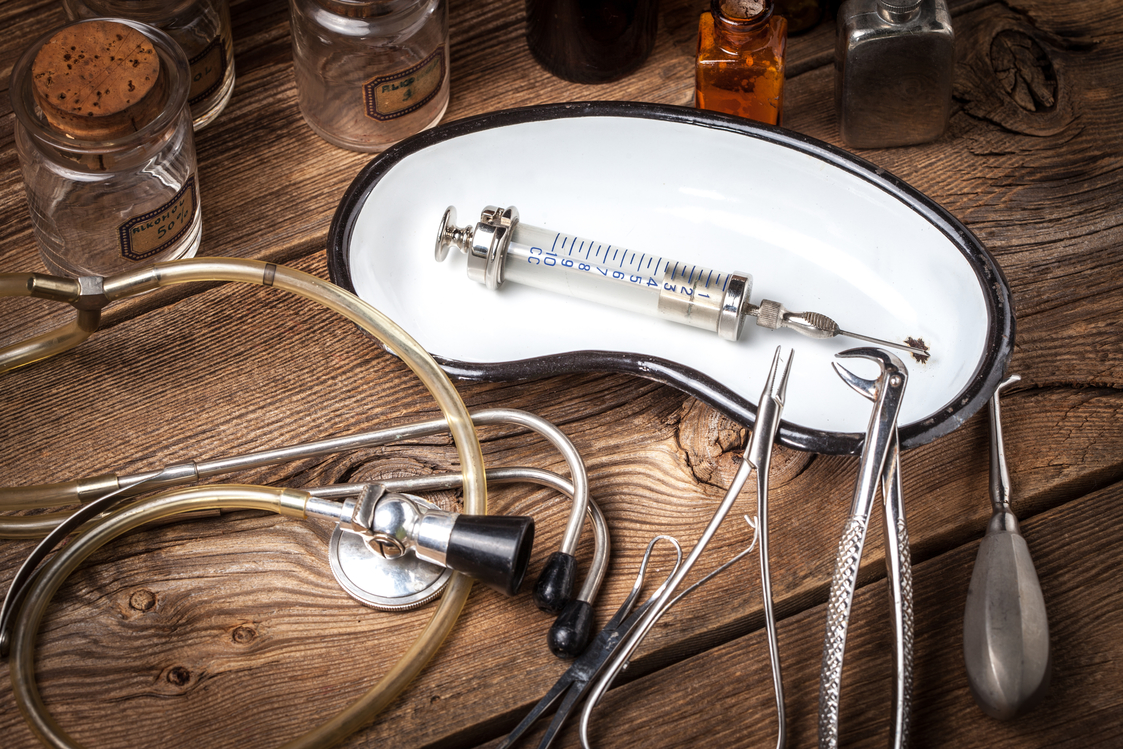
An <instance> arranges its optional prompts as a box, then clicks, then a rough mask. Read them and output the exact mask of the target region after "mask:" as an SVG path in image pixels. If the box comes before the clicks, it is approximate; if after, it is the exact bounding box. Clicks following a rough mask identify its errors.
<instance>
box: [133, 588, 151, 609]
mask: <svg viewBox="0 0 1123 749" xmlns="http://www.w3.org/2000/svg"><path fill="white" fill-rule="evenodd" d="M155 605H156V594H155V593H153V592H152V591H151V590H138V591H137V592H136V593H133V594H132V595H131V596H129V608H131V609H134V610H135V611H151V610H152V607H153V606H155Z"/></svg>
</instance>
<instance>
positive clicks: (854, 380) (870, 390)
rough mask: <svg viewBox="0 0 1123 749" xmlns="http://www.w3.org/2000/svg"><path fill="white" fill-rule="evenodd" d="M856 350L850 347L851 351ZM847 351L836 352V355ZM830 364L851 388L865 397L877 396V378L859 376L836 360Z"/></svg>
mask: <svg viewBox="0 0 1123 749" xmlns="http://www.w3.org/2000/svg"><path fill="white" fill-rule="evenodd" d="M857 350H859V349H851V351H857ZM849 353H850V352H849V351H843V352H842V353H841V354H836V356H842V355H844V354H849ZM859 356H860V354H859ZM831 366H832V367H834V371H835V372H837V373H838V376H839V377H841V378H842V381H843V382H845V383H846V384H847V385H849V386H850V387H851V388H853V389H854V390H856V391H858V392H859V393H861V394H862V395H864V396H865V397H867V398H876V397H877V380H867V379H866V378H865V377H859V376H858V375H856V374H854V373H853V372H851V371H850V370H849V369H847V368H846V367H844V366H842V365H841V364H839V363H838V362H831Z"/></svg>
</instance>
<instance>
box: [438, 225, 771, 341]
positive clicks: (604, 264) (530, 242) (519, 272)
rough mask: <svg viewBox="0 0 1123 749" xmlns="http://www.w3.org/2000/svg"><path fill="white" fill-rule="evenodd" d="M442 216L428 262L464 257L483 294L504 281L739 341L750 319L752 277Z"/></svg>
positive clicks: (553, 235)
mask: <svg viewBox="0 0 1123 749" xmlns="http://www.w3.org/2000/svg"><path fill="white" fill-rule="evenodd" d="M455 222H456V210H455V209H454V208H452V207H449V209H448V210H447V211H445V215H444V219H443V220H442V222H441V227H440V230H439V231H438V233H437V242H436V246H435V251H434V255H435V257H436V258H437V260H443V259H444V258H445V257H446V256H447V254H448V250H449V248H451V247H456V248H458V249H460V251H461V252H463V253H464V254H465V255H467V257H468V277H469V278H471V279H472V280H474V281H476V282H478V283H482V284H484V285H485V286H487V287H488V288H489V289H498V288H499V287H500V286H501V285H502V284H503V282H504V281H506V280H510V281H514V282H516V283H520V284H525V285H527V286H534V287H536V288H540V289H545V290H548V291H555V292H560V293H564V294H567V295H569V296H575V297H578V298H581V299H587V300H589V301H594V302H598V303H600V304H606V305H609V306H613V307H617V308H620V309H625V310H629V311H634V312H641V313H643V314H647V315H657V316H659V317H663V318H666V319H669V320H673V321H674V322H678V323H683V324H686V325H691V326H693V327H696V328H702V329H704V330H709V331H711V332H714V333H717V334H718V335H720V336H721V337H723V338H726V339H729V340H733V341H735V340H737V339H738V338H739V337H740V335H741V328H742V326H743V325H744V321H745V317H746V316H747V314H748V312H749V308H750V305H749V294H750V292H751V291H752V276H750V275H749V274H747V273H719V272H717V271H713V270H710V269H708V268H702V267H701V266H697V265H692V264H689V263H679V262H675V261H673V260H664V259H663V258H661V257H658V256H656V255H648V254H646V253H639V252H634V251H632V250H628V249H624V248H621V247H614V246H612V245H605V244H603V243H600V242H596V241H593V240H587V239H581V238H580V237H573V236H569V235H566V234H561V233H559V232H553V231H549V230H546V229H540V228H538V227H534V226H528V225H525V224H520V223H519V214H518V211H517V210H516V209H515V208H514V207H513V206H512V207H509V208H505V209H500V208H497V207H496V206H488V207H487V208H485V209H484V210H483V213H482V214H481V217H480V221H479V223H477V224H476V225H475V226H474V227H464V228H462V229H461V228H457V227H456V225H455Z"/></svg>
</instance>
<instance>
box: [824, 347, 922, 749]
mask: <svg viewBox="0 0 1123 749" xmlns="http://www.w3.org/2000/svg"><path fill="white" fill-rule="evenodd" d="M837 356H839V357H843V358H865V359H871V360H873V361H875V362H877V363H878V364H879V365H880V366H881V374H880V375H879V376H878V378H877V379H875V380H867V379H864V378H861V377H858V376H857V375H855V374H853V373H852V372H850V371H849V370H847V369H846V368H845V367H842V366H841V365H839V364H838V363H837V362H836V363H835V365H834V368H835V370H836V371H837V372H838V375H839V376H840V377H841V378H842V379H843V381H844V382H845V383H846V384H847V385H849V386H850V387H852V388H853V389H854V390H857V391H858V392H859V393H861V394H862V395H863V396H864V397H866V398H868V399H870V400H872V401H873V402H874V407H873V413H872V414H871V416H870V422H869V427H868V429H867V431H866V440H865V446H864V447H863V449H862V459H861V467H860V469H859V472H858V482H857V485H856V486H855V488H854V499H853V502H852V504H851V506H850V516H849V518H848V519H847V521H846V526H845V529H844V531H843V534H842V538H841V540H840V541H839V545H838V555H837V557H836V558H835V567H834V574H833V575H832V577H831V589H830V597H829V599H828V602H827V633H826V638H825V641H824V643H823V661H822V667H821V671H820V681H819V746H820V747H821V748H823V749H828V748H829V749H833V748H834V747H837V746H838V735H839V728H838V726H839V702H840V697H841V692H842V663H843V656H844V654H845V650H846V632H847V628H848V625H849V622H850V608H851V605H852V603H853V601H854V591H855V588H856V587H857V583H858V568H859V566H860V563H861V561H862V549H863V546H864V545H865V541H866V533H867V531H868V530H869V523H870V514H871V513H872V511H873V502H874V496H875V495H876V493H877V488H878V485H879V484H880V485H881V495H882V500H883V502H884V505H885V547H886V548H885V565H886V568H887V576H888V583H889V595H890V598H891V603H892V623H893V634H894V647H893V655H894V661H895V662H894V674H895V679H894V682H893V711H892V730H891V734H890V737H891V738H890V745H891V746H892V747H895V748H896V749H902V748H903V747H904V746H906V745H907V743H908V729H909V718H910V713H911V705H912V644H913V627H912V566H911V562H910V559H909V540H908V531H907V529H906V526H905V508H904V502H903V499H902V495H901V465H900V445H899V443H898V439H897V416H898V414H899V412H900V408H901V400H902V397H903V396H904V391H905V383H906V382H907V381H908V372H907V370H906V369H905V366H904V364H903V363H902V362H901V360H900V359H899V358H897V357H896V356H894V355H893V354H891V353H889V352H888V351H883V350H881V349H876V348H855V349H849V350H847V351H843V352H841V353H839V354H837Z"/></svg>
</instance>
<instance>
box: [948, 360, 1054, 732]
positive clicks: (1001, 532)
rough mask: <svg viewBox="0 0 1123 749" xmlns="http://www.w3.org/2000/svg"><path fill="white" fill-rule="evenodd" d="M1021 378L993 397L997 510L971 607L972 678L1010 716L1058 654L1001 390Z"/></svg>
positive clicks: (1045, 679) (985, 705)
mask: <svg viewBox="0 0 1123 749" xmlns="http://www.w3.org/2000/svg"><path fill="white" fill-rule="evenodd" d="M1019 380H1021V377H1019V376H1018V375H1011V376H1010V377H1007V378H1006V379H1005V380H1003V381H1002V383H1001V384H999V386H998V388H997V389H996V390H995V392H994V396H993V397H992V398H991V400H990V424H991V436H990V503H991V508H992V510H993V513H992V515H991V518H990V522H989V523H988V524H987V533H986V536H985V537H984V538H983V541H982V543H981V544H980V545H979V552H978V555H977V556H976V557H975V569H974V571H973V572H972V573H971V584H970V586H969V587H968V589H967V605H966V606H965V607H964V612H963V660H964V662H965V664H966V666H967V683H968V685H969V686H970V687H971V694H972V695H973V696H974V697H975V702H977V703H978V705H979V707H980V708H982V710H983V712H984V713H986V714H987V715H989V716H991V717H992V718H999V719H1001V720H1007V719H1009V718H1013V717H1015V716H1017V715H1020V714H1022V713H1024V712H1026V711H1027V710H1029V709H1030V708H1032V707H1033V706H1034V705H1036V704H1037V703H1038V702H1040V701H1041V699H1042V698H1043V697H1044V696H1045V693H1046V692H1047V691H1048V690H1049V679H1050V675H1051V673H1052V666H1053V658H1052V651H1051V650H1050V647H1049V620H1048V617H1047V615H1046V613H1045V597H1044V596H1043V595H1042V592H1041V583H1040V581H1039V580H1038V579H1037V571H1036V570H1035V569H1034V566H1033V559H1032V558H1031V557H1030V555H1029V546H1028V545H1027V544H1026V540H1025V538H1024V537H1023V536H1022V532H1021V530H1020V528H1019V527H1018V519H1017V517H1015V516H1014V513H1013V512H1012V511H1011V510H1010V474H1009V472H1008V471H1007V470H1006V451H1005V449H1004V447H1003V440H1002V418H1001V413H1000V410H999V406H998V395H999V393H1001V392H1002V391H1003V390H1004V389H1005V388H1006V387H1008V386H1009V385H1013V384H1014V383H1015V382H1018V381H1019Z"/></svg>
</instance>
